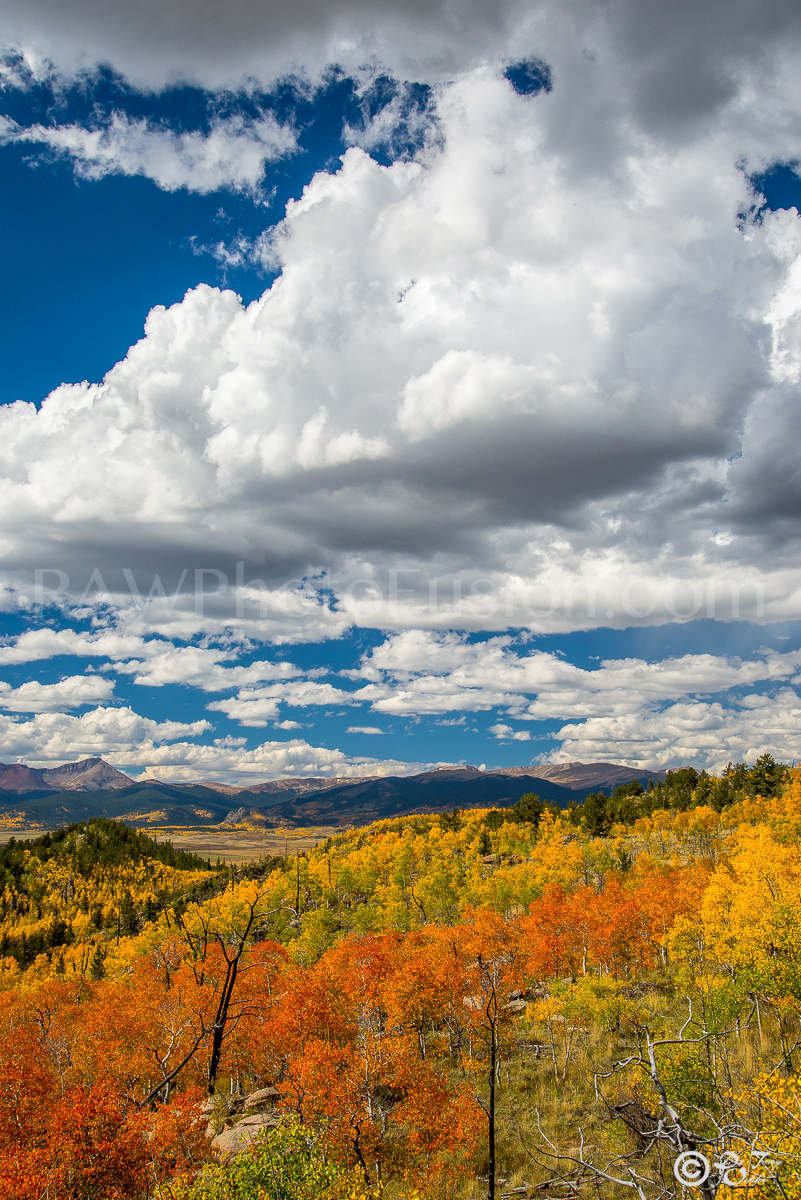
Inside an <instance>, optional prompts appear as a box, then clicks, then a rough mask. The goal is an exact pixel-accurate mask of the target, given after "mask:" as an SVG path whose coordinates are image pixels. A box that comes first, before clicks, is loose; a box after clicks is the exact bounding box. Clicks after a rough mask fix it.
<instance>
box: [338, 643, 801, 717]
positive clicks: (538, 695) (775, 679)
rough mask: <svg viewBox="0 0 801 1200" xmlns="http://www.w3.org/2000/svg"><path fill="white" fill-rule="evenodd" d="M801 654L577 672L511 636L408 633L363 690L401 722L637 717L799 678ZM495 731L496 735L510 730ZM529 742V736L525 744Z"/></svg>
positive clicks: (368, 663) (368, 675) (369, 658)
mask: <svg viewBox="0 0 801 1200" xmlns="http://www.w3.org/2000/svg"><path fill="white" fill-rule="evenodd" d="M800 667H801V651H790V652H787V653H778V652H776V651H770V650H766V651H764V652H763V653H761V654H760V655H757V656H755V657H754V658H752V659H750V660H742V659H739V658H729V657H723V656H720V655H713V654H686V655H683V656H682V657H680V658H673V659H663V660H661V661H658V662H648V661H646V660H644V659H637V658H621V659H608V660H603V661H601V662H599V664H598V665H597V666H595V667H592V668H589V669H588V668H583V667H578V666H576V665H575V664H573V663H570V662H568V661H567V660H566V659H564V658H562V657H561V656H559V655H557V654H552V653H546V652H544V651H540V650H527V649H526V645H525V644H523V645H521V644H518V643H515V642H514V640H513V639H512V638H510V637H494V638H489V639H486V640H483V641H472V642H471V641H468V640H467V639H466V638H465V637H464V636H459V635H456V634H453V633H450V634H434V633H430V632H425V631H420V630H409V631H406V632H404V633H401V634H396V635H395V636H393V637H390V638H388V639H386V640H385V641H384V642H383V643H382V644H381V645H379V646H377V647H376V648H375V649H374V650H372V651H371V652H370V653H369V654H367V655H365V656H364V659H363V663H362V667H361V669H360V670H358V671H353V672H349V674H350V675H351V677H352V678H359V677H362V678H365V679H368V680H370V682H369V683H367V684H366V685H365V686H364V687H363V688H361V689H360V690H359V691H357V692H356V693H355V695H356V696H357V698H359V699H361V700H367V701H369V702H370V703H371V705H372V707H373V709H374V710H375V711H377V712H388V713H393V714H396V715H416V714H422V713H438V712H449V711H453V712H459V711H465V710H466V711H478V710H488V709H492V708H496V707H505V708H506V709H507V710H508V711H510V712H512V713H514V715H515V717H517V718H518V719H526V720H545V719H554V718H565V717H568V716H571V715H572V716H582V717H584V716H586V717H590V716H594V715H596V714H597V715H600V716H603V717H607V716H609V715H611V714H632V715H636V714H639V713H642V712H643V711H647V710H648V709H649V708H652V707H654V706H657V705H660V704H663V703H664V702H666V701H669V700H674V699H677V698H683V697H686V696H695V695H715V694H716V693H720V692H725V691H729V690H731V689H734V688H744V687H752V686H753V685H754V684H758V683H764V684H777V683H780V682H782V681H784V682H789V681H791V680H793V679H794V678H795V677H796V676H797V673H798V671H799V668H800ZM508 728H509V727H508V726H505V725H496V726H495V727H494V728H493V731H495V730H498V729H503V730H504V731H505V730H507V729H508ZM520 740H522V739H520Z"/></svg>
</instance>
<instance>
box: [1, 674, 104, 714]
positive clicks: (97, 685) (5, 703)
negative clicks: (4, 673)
mask: <svg viewBox="0 0 801 1200" xmlns="http://www.w3.org/2000/svg"><path fill="white" fill-rule="evenodd" d="M113 691H114V681H113V680H112V679H103V678H102V677H101V676H99V675H70V676H68V677H67V678H65V679H60V680H59V681H58V683H40V682H39V681H38V680H36V679H29V680H28V681H27V682H26V683H22V684H20V686H19V687H15V688H14V687H11V685H10V684H8V683H3V682H0V708H5V709H7V710H8V711H10V712H58V711H60V710H61V709H64V708H83V707H84V705H87V704H98V703H101V702H102V701H104V700H108V699H109V698H110V697H111V694H112V692H113Z"/></svg>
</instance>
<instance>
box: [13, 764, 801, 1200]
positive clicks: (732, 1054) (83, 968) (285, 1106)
mask: <svg viewBox="0 0 801 1200" xmlns="http://www.w3.org/2000/svg"><path fill="white" fill-rule="evenodd" d="M0 878H2V881H3V891H2V903H3V909H2V913H3V925H2V930H3V934H2V936H3V939H4V941H3V955H4V957H3V960H2V964H1V965H2V972H0V980H2V983H1V984H0V987H2V991H0V1198H1V1200H12V1198H13V1200H27V1198H28V1197H30V1198H31V1200H33V1198H34V1197H45V1196H53V1197H55V1196H58V1197H66V1198H67V1200H70V1198H74V1200H79V1198H80V1200H90V1198H91V1200H100V1198H103V1200H106V1198H108V1200H113V1198H118V1200H123V1198H130V1200H138V1198H140V1197H141V1198H142V1200H144V1198H145V1197H164V1198H166V1197H172V1198H173V1200H224V1198H227V1197H234V1198H240V1200H257V1198H261V1200H265V1198H266V1200H318V1197H325V1196H328V1197H331V1198H335V1197H340V1198H343V1200H344V1198H346V1197H348V1198H357V1197H360V1196H378V1195H382V1196H384V1197H386V1200H400V1198H401V1197H411V1196H421V1197H431V1198H432V1200H433V1198H435V1197H436V1198H441V1200H458V1198H464V1200H467V1198H469V1197H484V1196H487V1197H491V1196H498V1197H500V1196H508V1197H512V1196H518V1197H533V1196H535V1195H536V1196H539V1197H543V1196H553V1197H557V1198H558V1197H570V1196H577V1195H579V1196H584V1195H586V1196H587V1197H589V1196H598V1195H604V1196H605V1195H609V1196H612V1195H615V1196H617V1195H632V1196H637V1197H639V1198H640V1200H645V1198H646V1197H651V1196H654V1197H657V1196H678V1195H679V1193H681V1192H682V1187H681V1185H680V1184H679V1183H678V1182H677V1179H676V1176H675V1175H674V1171H673V1164H674V1162H675V1160H676V1159H677V1156H678V1155H679V1154H680V1153H684V1152H689V1151H692V1152H698V1153H701V1152H704V1153H706V1154H707V1156H708V1158H709V1160H710V1162H711V1163H712V1167H711V1168H710V1171H711V1172H712V1174H711V1175H710V1177H709V1179H707V1180H705V1181H702V1185H699V1186H700V1187H701V1192H702V1197H703V1200H712V1197H714V1195H715V1193H716V1191H718V1190H720V1189H721V1188H722V1189H723V1191H722V1192H721V1195H724V1194H725V1193H726V1189H727V1188H729V1187H730V1186H731V1185H732V1184H734V1183H736V1182H737V1181H738V1179H739V1182H740V1183H742V1182H743V1181H745V1182H746V1183H748V1186H749V1195H751V1196H756V1197H757V1200H762V1198H763V1197H764V1198H765V1200H768V1198H772V1197H774V1196H775V1197H776V1198H777V1200H779V1198H780V1197H781V1196H784V1197H787V1198H788V1200H795V1198H796V1197H801V1173H800V1172H799V1166H798V1163H799V1157H798V1156H799V1155H801V1084H800V1083H799V1081H798V1077H797V1074H796V1070H797V1066H798V1053H799V1052H798V1049H797V1042H798V1040H799V1034H800V1027H799V1015H800V1014H801V905H799V897H800V896H801V777H799V774H798V772H793V771H790V770H788V769H787V768H784V767H781V766H780V765H779V764H776V763H775V762H773V760H772V759H770V758H769V756H763V758H762V759H760V760H759V762H757V763H756V764H754V765H753V766H751V767H746V766H744V765H738V766H733V767H731V768H730V769H729V770H728V771H727V772H726V773H725V774H724V775H723V776H721V777H719V778H717V777H714V776H710V775H707V774H705V773H704V774H699V773H698V772H695V771H693V770H692V769H690V768H687V769H685V770H683V771H677V772H673V773H669V774H668V775H667V777H666V778H665V780H664V781H660V782H658V783H655V784H654V785H652V786H650V787H648V788H647V789H643V787H642V785H641V784H640V783H638V782H636V781H635V782H632V783H627V784H623V785H621V786H620V787H619V788H618V789H617V791H616V792H615V793H614V794H613V795H612V796H611V797H610V796H606V795H605V794H603V793H596V794H592V795H590V796H588V797H587V798H586V799H584V800H583V802H581V803H578V804H575V805H573V806H572V807H570V808H569V809H567V810H556V809H550V808H549V807H548V806H547V805H546V804H545V803H544V802H543V801H542V800H541V799H539V797H537V796H536V795H526V796H524V797H523V798H522V799H521V800H519V801H518V802H517V803H516V804H515V805H514V806H512V807H509V808H499V809H487V808H484V809H471V810H469V811H459V810H454V811H452V812H450V813H445V814H441V815H437V816H412V817H399V818H395V819H392V820H385V821H380V822H377V823H375V824H373V825H371V826H367V827H364V828H361V829H355V830H351V831H348V832H344V833H341V834H338V835H337V836H335V837H334V838H332V839H330V840H329V841H328V842H326V843H324V844H323V845H321V846H319V847H318V848H316V849H315V850H312V851H310V852H309V853H308V854H306V855H304V856H297V857H294V858H290V859H285V858H279V859H270V860H267V861H264V862H262V863H260V864H257V865H255V866H253V867H251V868H248V869H247V870H238V871H237V870H231V869H225V870H213V869H211V868H210V867H209V865H208V864H205V863H203V862H201V861H198V860H192V859H187V860H185V859H184V858H183V857H181V856H179V855H177V853H176V852H175V851H173V850H172V849H171V848H170V847H166V846H160V847H156V846H155V843H152V842H150V840H149V839H147V838H144V837H143V836H142V835H137V834H134V833H132V832H131V831H129V830H126V829H125V827H123V826H118V825H114V824H113V823H110V822H101V823H95V822H92V823H90V824H88V825H81V826H75V827H72V828H71V829H69V830H66V831H63V832H62V833H59V834H56V835H52V836H50V837H48V838H41V839H38V840H37V841H36V842H33V843H27V844H26V845H25V846H24V847H22V846H20V845H19V844H10V845H9V846H8V847H7V848H6V849H5V850H4V851H3V852H2V854H1V855H0ZM54 931H55V933H56V934H57V935H58V937H57V938H56V937H55V936H54ZM23 939H24V940H23ZM37 939H39V940H37ZM763 1152H764V1155H765V1156H767V1154H768V1153H770V1154H771V1155H772V1156H773V1158H772V1159H771V1164H772V1165H771V1167H770V1170H769V1171H767V1170H765V1171H763V1173H762V1175H761V1176H760V1175H759V1174H758V1172H756V1170H752V1169H751V1168H752V1166H753V1163H754V1162H756V1161H757V1160H756V1156H757V1155H758V1154H762V1153H763ZM734 1154H736V1155H738V1158H737V1162H739V1164H740V1168H739V1170H740V1175H739V1176H738V1177H735V1174H732V1172H733V1170H734V1167H733V1163H734V1159H732V1158H731V1157H729V1158H725V1155H729V1156H731V1155H734ZM722 1156H723V1157H722ZM763 1161H767V1159H766V1158H765V1159H759V1162H763ZM715 1164H717V1165H715ZM727 1164H728V1165H727ZM776 1180H778V1182H776Z"/></svg>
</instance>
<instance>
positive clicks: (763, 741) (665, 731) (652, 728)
mask: <svg viewBox="0 0 801 1200" xmlns="http://www.w3.org/2000/svg"><path fill="white" fill-rule="evenodd" d="M800 724H801V699H799V696H798V693H797V692H796V691H795V690H794V689H793V688H789V687H787V688H782V689H781V690H780V691H779V692H778V693H777V694H776V695H775V696H764V695H759V694H754V695H749V696H745V697H744V698H743V699H742V700H741V701H740V702H739V704H737V705H736V706H734V707H733V708H732V707H730V706H724V705H722V704H720V703H717V702H714V703H702V702H700V701H694V702H693V701H683V702H680V703H676V704H671V705H669V706H668V707H667V708H665V709H663V710H662V711H660V712H651V713H647V712H646V713H642V712H640V713H633V714H630V715H623V716H607V717H592V718H590V719H589V720H587V721H583V722H581V723H580V724H575V723H571V724H569V725H563V726H562V728H561V729H560V730H559V731H558V733H557V734H556V735H555V736H556V737H557V738H559V740H560V743H561V745H560V749H559V751H558V753H554V754H553V755H552V757H553V758H554V759H555V760H557V759H558V760H559V761H562V760H563V759H584V760H585V761H591V760H593V759H598V758H602V757H603V758H610V759H613V760H618V761H621V762H627V763H631V764H632V765H633V766H640V767H659V766H677V765H680V764H686V763H691V764H695V765H696V766H698V767H708V768H711V769H713V770H718V771H719V770H721V769H722V768H723V767H725V766H726V764H727V763H728V762H739V761H751V762H753V760H754V759H755V758H757V757H758V756H759V755H760V754H764V753H766V752H769V753H771V754H773V755H774V756H775V757H776V758H777V759H779V760H780V761H782V762H795V761H797V760H798V758H799V738H798V730H799V725H800Z"/></svg>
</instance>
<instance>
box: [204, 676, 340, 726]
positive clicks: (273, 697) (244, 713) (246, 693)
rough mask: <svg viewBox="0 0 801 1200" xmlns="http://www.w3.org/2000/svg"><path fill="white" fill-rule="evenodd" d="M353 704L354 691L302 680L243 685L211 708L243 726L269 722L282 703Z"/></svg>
mask: <svg viewBox="0 0 801 1200" xmlns="http://www.w3.org/2000/svg"><path fill="white" fill-rule="evenodd" d="M354 703H357V699H356V698H355V696H354V693H352V692H345V691H343V690H342V689H341V688H335V687H332V686H331V684H330V683H314V682H313V681H312V680H308V679H299V680H291V681H289V682H288V683H280V684H271V685H270V686H269V687H262V688H243V689H242V690H241V691H240V692H238V693H237V695H236V696H235V697H233V698H232V699H230V700H215V701H214V702H213V703H212V704H210V705H209V706H208V707H209V710H210V711H211V712H222V713H225V714H226V716H228V717H230V718H231V719H232V720H234V721H238V722H239V724H240V725H248V726H251V727H258V726H264V725H267V724H269V723H270V721H271V720H272V718H273V717H275V716H276V715H277V713H278V710H279V707H280V706H281V705H282V704H289V705H291V706H292V707H294V708H308V707H310V706H320V705H322V706H326V705H332V704H354Z"/></svg>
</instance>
